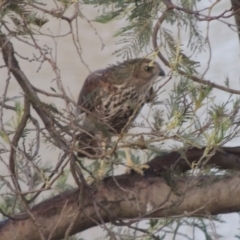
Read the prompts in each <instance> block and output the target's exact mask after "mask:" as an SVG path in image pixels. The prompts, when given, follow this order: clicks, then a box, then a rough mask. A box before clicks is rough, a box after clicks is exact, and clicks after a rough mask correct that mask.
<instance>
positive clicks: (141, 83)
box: [78, 58, 164, 156]
mask: <svg viewBox="0 0 240 240" xmlns="http://www.w3.org/2000/svg"><path fill="white" fill-rule="evenodd" d="M158 76H164V72H163V70H162V69H161V67H160V66H159V64H158V63H157V62H153V61H151V60H150V59H147V58H139V59H133V60H128V61H125V62H123V63H119V64H117V65H113V66H110V67H108V68H106V69H102V70H98V71H95V72H93V73H91V74H90V75H89V76H88V77H87V79H86V80H85V82H84V85H83V87H82V90H81V92H80V95H79V98H78V105H80V106H81V107H83V108H84V109H86V110H87V112H88V113H86V117H85V120H84V122H83V128H84V129H85V130H86V131H88V132H89V133H90V135H91V136H90V135H88V134H86V133H82V134H80V137H79V147H80V148H82V149H83V150H85V151H87V152H88V153H90V154H99V149H100V148H99V143H98V142H99V141H101V139H104V138H107V137H109V136H111V135H112V134H119V133H121V131H122V130H123V128H124V127H125V126H126V124H128V126H129V121H130V124H131V122H132V121H134V119H135V118H136V116H137V115H138V113H139V112H140V110H141V108H142V106H143V105H144V103H147V102H149V101H150V100H151V98H152V96H153V84H154V80H155V79H156V78H157V77H158ZM79 113H82V111H81V110H80V111H79ZM126 130H127V128H126ZM79 156H84V155H82V154H80V153H79Z"/></svg>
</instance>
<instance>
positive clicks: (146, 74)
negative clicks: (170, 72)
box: [133, 58, 165, 85]
mask: <svg viewBox="0 0 240 240" xmlns="http://www.w3.org/2000/svg"><path fill="white" fill-rule="evenodd" d="M133 75H134V79H135V81H137V82H138V83H139V84H141V85H142V84H145V83H149V82H153V81H154V80H155V79H156V78H157V77H158V76H165V73H164V71H163V69H162V68H161V67H160V65H159V64H158V63H157V62H155V61H152V60H151V59H148V58H142V59H139V62H138V63H136V67H135V69H134V73H133Z"/></svg>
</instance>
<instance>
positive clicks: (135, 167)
mask: <svg viewBox="0 0 240 240" xmlns="http://www.w3.org/2000/svg"><path fill="white" fill-rule="evenodd" d="M148 168H150V166H149V165H147V164H141V165H135V164H131V165H128V166H127V169H126V174H131V172H132V171H134V172H136V173H138V174H140V175H142V176H143V175H144V170H145V169H148Z"/></svg>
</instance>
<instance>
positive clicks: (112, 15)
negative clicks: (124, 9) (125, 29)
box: [94, 10, 121, 23]
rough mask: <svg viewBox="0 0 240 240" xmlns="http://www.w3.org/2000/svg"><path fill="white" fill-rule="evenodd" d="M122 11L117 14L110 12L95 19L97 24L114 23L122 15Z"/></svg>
mask: <svg viewBox="0 0 240 240" xmlns="http://www.w3.org/2000/svg"><path fill="white" fill-rule="evenodd" d="M120 12H121V10H118V11H116V12H109V13H106V14H104V15H101V16H99V17H97V18H95V19H94V21H95V22H99V23H108V22H110V21H112V20H113V19H114V18H116V17H117V16H118V15H119V14H120Z"/></svg>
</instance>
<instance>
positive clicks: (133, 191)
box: [0, 175, 240, 240]
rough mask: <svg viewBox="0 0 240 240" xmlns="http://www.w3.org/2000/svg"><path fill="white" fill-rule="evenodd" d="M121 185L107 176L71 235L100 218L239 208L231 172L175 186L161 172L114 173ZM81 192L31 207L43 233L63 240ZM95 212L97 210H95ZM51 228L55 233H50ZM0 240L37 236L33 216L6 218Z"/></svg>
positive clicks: (239, 187)
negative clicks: (157, 174) (150, 174)
mask: <svg viewBox="0 0 240 240" xmlns="http://www.w3.org/2000/svg"><path fill="white" fill-rule="evenodd" d="M116 180H117V182H118V184H119V186H121V188H119V186H116V184H114V181H113V180H112V179H110V178H108V179H106V180H105V181H104V184H102V185H101V186H99V188H98V190H97V192H96V193H95V196H94V199H97V201H98V204H100V205H101V206H102V207H104V210H103V209H100V208H99V207H97V206H96V205H95V206H94V205H93V204H92V203H93V200H91V199H89V198H85V200H84V202H83V205H84V207H83V208H82V209H83V210H82V212H80V214H79V217H78V220H77V221H76V222H75V223H74V225H73V228H72V230H71V234H74V233H77V232H80V231H83V230H86V229H88V228H90V227H93V226H96V225H97V224H101V222H110V221H116V220H118V221H117V223H118V224H123V222H122V221H127V219H131V220H133V219H134V220H136V221H137V220H140V219H143V218H150V217H158V218H161V217H168V216H179V217H183V216H199V215H201V216H203V215H205V214H209V213H210V214H219V213H229V212H235V211H240V200H239V194H240V179H239V178H238V177H229V178H225V179H221V180H219V181H216V179H215V180H214V181H212V183H209V180H210V178H208V177H205V178H203V177H202V178H198V179H196V180H194V181H193V180H192V179H188V178H181V179H178V181H177V183H176V184H174V189H176V191H175V192H174V191H172V190H171V188H170V187H169V186H168V185H167V184H166V183H165V181H164V180H163V179H162V178H160V177H148V178H144V177H141V176H139V175H135V176H126V175H122V176H119V177H118V178H116ZM78 199H79V191H74V190H73V191H70V192H66V193H64V194H62V195H58V196H56V197H53V198H51V199H49V200H46V201H44V202H42V203H40V204H38V205H37V206H35V207H34V208H33V210H32V212H33V215H34V216H35V217H36V218H37V219H38V222H39V224H40V226H41V227H42V230H43V232H44V235H45V237H46V239H47V237H48V236H49V235H50V234H52V238H51V239H52V240H54V239H56V240H57V239H61V238H62V237H63V236H64V234H65V232H66V230H67V228H68V226H69V225H70V224H71V221H72V219H73V218H74V215H75V214H76V213H77V211H76V210H77V209H79V206H78ZM97 212H98V213H97ZM98 215H99V216H98ZM52 231H53V232H52ZM0 236H1V240H9V239H14V236H17V239H18V240H23V239H24V240H28V239H35V240H37V239H40V237H39V235H38V231H37V229H36V228H35V227H34V225H33V223H32V221H31V220H29V219H27V220H22V221H17V222H14V221H12V220H7V221H5V222H4V223H2V226H0Z"/></svg>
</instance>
